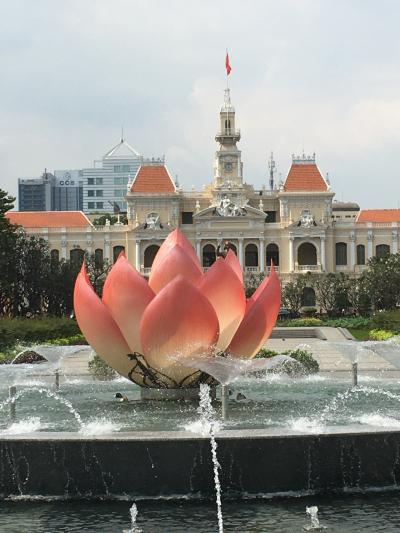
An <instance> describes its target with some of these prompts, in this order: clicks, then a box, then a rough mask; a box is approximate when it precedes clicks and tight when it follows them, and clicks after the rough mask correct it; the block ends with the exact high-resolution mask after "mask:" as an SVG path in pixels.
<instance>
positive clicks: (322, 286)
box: [315, 273, 346, 315]
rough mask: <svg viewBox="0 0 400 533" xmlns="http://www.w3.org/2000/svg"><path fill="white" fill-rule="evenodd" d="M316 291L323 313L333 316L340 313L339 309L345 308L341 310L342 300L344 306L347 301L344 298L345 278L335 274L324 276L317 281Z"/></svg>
mask: <svg viewBox="0 0 400 533" xmlns="http://www.w3.org/2000/svg"><path fill="white" fill-rule="evenodd" d="M315 289H316V295H317V301H318V304H319V306H320V308H321V310H322V311H324V312H325V313H327V314H328V315H332V314H333V313H334V312H335V311H336V312H338V310H339V309H343V307H340V308H339V305H340V304H339V302H340V299H341V300H342V303H343V305H344V300H345V298H344V297H343V294H344V292H345V289H344V278H343V277H339V276H338V275H337V274H333V273H329V274H322V275H320V276H318V278H317V279H316V281H315ZM344 307H346V306H344Z"/></svg>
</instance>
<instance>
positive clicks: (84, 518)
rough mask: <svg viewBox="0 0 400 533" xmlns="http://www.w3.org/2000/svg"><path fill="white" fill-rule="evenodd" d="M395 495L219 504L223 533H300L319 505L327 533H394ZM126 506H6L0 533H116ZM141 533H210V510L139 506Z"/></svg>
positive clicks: (125, 520)
mask: <svg viewBox="0 0 400 533" xmlns="http://www.w3.org/2000/svg"><path fill="white" fill-rule="evenodd" d="M399 502H400V495H398V494H375V495H369V496H362V497H361V496H360V497H340V498H339V497H337V498H306V499H303V498H302V499H291V500H282V499H281V500H266V501H257V502H254V501H241V502H229V503H225V504H224V531H225V532H226V533H230V532H232V533H233V532H235V533H267V532H268V533H273V532H276V533H300V532H302V531H303V526H304V525H309V524H310V518H309V516H307V515H306V513H305V508H306V505H311V504H312V505H314V504H316V505H318V507H319V509H320V511H319V519H320V522H321V525H324V526H327V527H328V530H327V532H328V533H329V532H332V533H358V532H360V533H361V532H362V533H377V532H381V531H382V532H385V533H398V532H399V531H400V506H399ZM130 505H131V502H118V503H108V502H100V503H96V504H94V503H89V502H80V503H75V502H53V503H41V502H34V503H27V502H7V503H2V504H1V507H0V531H1V533H17V532H21V533H28V532H29V533H30V532H35V533H58V532H60V533H61V532H65V533H75V532H77V533H78V532H79V533H81V532H85V533H92V532H93V533H95V532H96V533H99V532H101V533H117V532H118V533H121V532H122V530H123V529H129V527H130V518H129V508H130ZM138 511H139V515H138V520H137V525H138V526H139V527H140V529H141V530H142V531H143V533H169V532H176V533H214V532H215V531H217V523H216V513H215V505H214V504H212V503H203V502H197V503H193V502H192V503H189V502H163V501H158V502H153V503H145V502H138Z"/></svg>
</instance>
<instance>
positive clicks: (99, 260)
mask: <svg viewBox="0 0 400 533" xmlns="http://www.w3.org/2000/svg"><path fill="white" fill-rule="evenodd" d="M94 264H95V267H96V268H103V264H104V259H103V250H102V249H101V248H96V250H95V251H94Z"/></svg>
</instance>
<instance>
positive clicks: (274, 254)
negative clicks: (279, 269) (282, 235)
mask: <svg viewBox="0 0 400 533" xmlns="http://www.w3.org/2000/svg"><path fill="white" fill-rule="evenodd" d="M266 259H267V267H270V266H271V263H273V264H274V265H275V266H279V248H278V245H277V244H274V243H271V244H268V246H267V257H266Z"/></svg>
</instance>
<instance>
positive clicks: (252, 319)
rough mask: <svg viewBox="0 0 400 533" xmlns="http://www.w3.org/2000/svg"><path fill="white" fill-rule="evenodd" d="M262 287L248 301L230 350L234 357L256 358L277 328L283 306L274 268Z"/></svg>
mask: <svg viewBox="0 0 400 533" xmlns="http://www.w3.org/2000/svg"><path fill="white" fill-rule="evenodd" d="M262 285H263V288H262V289H261V290H260V292H258V294H257V295H256V297H255V298H250V299H249V300H248V302H247V308H246V314H245V315H244V318H243V321H242V323H241V324H240V326H239V329H238V330H237V332H236V335H235V336H234V337H233V340H232V342H231V344H230V346H229V348H228V351H229V352H230V353H231V354H232V355H233V356H234V357H254V355H256V354H257V352H258V351H259V350H260V348H262V346H263V344H264V343H265V341H266V340H267V339H268V337H269V336H270V335H271V332H272V330H273V328H274V326H275V323H276V319H277V318H278V313H279V309H280V305H281V288H280V283H279V279H278V276H277V275H276V272H275V269H274V268H272V269H271V272H270V275H269V277H268V278H267V280H264V281H263V283H262ZM253 296H254V295H253Z"/></svg>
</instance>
